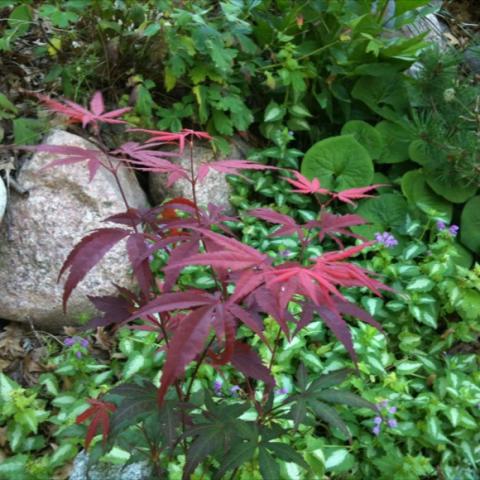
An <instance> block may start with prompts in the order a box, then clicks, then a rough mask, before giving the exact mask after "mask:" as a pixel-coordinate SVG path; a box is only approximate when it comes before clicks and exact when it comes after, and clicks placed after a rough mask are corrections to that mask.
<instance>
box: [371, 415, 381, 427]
mask: <svg viewBox="0 0 480 480" xmlns="http://www.w3.org/2000/svg"><path fill="white" fill-rule="evenodd" d="M382 422H383V418H382V417H380V416H376V417H375V418H374V419H373V423H374V424H375V425H380V424H381V423H382Z"/></svg>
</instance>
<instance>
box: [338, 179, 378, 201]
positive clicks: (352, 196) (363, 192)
mask: <svg viewBox="0 0 480 480" xmlns="http://www.w3.org/2000/svg"><path fill="white" fill-rule="evenodd" d="M385 186H386V185H383V184H375V185H369V186H368V187H359V188H349V189H348V190H343V191H341V192H336V193H332V197H333V198H334V199H337V200H340V201H342V202H345V203H349V204H351V205H355V203H354V202H353V200H360V199H361V198H371V197H373V195H367V192H370V191H371V190H375V189H376V188H380V187H385Z"/></svg>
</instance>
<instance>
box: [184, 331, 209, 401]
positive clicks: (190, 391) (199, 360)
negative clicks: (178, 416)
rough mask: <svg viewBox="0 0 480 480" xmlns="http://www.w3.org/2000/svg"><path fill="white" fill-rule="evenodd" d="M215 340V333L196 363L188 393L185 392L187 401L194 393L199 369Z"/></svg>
mask: <svg viewBox="0 0 480 480" xmlns="http://www.w3.org/2000/svg"><path fill="white" fill-rule="evenodd" d="M214 340H215V335H213V336H212V338H211V339H210V341H209V342H208V343H207V346H206V347H205V349H204V350H203V352H202V354H201V356H200V358H199V359H198V361H197V364H196V365H195V370H194V371H193V373H192V377H191V378H190V383H189V385H188V388H187V393H186V394H185V401H186V402H188V400H189V399H190V395H191V393H192V387H193V382H194V381H195V378H196V376H197V373H198V370H199V369H200V366H201V365H202V363H203V361H204V360H205V357H206V356H207V352H208V349H209V348H210V347H211V346H212V343H213V341H214Z"/></svg>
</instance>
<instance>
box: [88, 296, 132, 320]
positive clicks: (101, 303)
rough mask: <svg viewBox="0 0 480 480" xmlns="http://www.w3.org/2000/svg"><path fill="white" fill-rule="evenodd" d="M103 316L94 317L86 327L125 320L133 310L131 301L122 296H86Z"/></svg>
mask: <svg viewBox="0 0 480 480" xmlns="http://www.w3.org/2000/svg"><path fill="white" fill-rule="evenodd" d="M88 298H89V300H90V301H91V302H92V303H93V304H94V305H95V308H96V309H97V310H100V311H101V312H104V313H103V316H99V317H95V318H93V319H92V320H90V321H89V322H88V324H87V325H86V327H87V328H97V327H106V326H108V325H112V324H121V323H123V322H124V321H126V320H127V319H128V318H129V317H130V315H131V314H132V310H133V303H132V302H131V301H129V300H128V299H126V298H125V297H123V296H117V297H114V296H113V295H112V296H104V297H92V296H89V297H88Z"/></svg>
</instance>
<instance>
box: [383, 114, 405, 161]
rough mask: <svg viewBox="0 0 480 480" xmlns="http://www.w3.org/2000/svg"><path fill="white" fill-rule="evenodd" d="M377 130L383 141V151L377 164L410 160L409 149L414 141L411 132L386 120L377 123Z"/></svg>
mask: <svg viewBox="0 0 480 480" xmlns="http://www.w3.org/2000/svg"><path fill="white" fill-rule="evenodd" d="M375 129H376V130H377V132H378V133H379V134H380V137H381V138H382V140H383V150H382V152H381V154H380V156H379V158H378V159H377V163H400V162H404V161H405V160H408V159H409V154H408V147H409V145H410V142H411V141H412V136H411V134H410V132H408V131H407V130H406V129H405V128H403V127H401V126H400V125H398V124H396V123H393V122H387V121H385V120H383V121H381V122H380V123H377V125H375Z"/></svg>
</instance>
